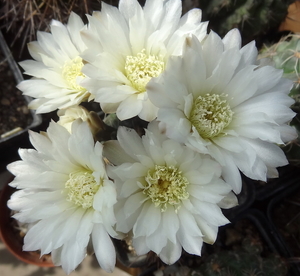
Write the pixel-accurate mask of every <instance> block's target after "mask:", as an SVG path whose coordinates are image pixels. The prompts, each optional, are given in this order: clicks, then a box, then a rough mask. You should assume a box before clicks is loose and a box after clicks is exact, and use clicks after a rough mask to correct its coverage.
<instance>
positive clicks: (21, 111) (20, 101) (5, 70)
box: [0, 53, 32, 138]
mask: <svg viewBox="0 0 300 276" xmlns="http://www.w3.org/2000/svg"><path fill="white" fill-rule="evenodd" d="M0 84H1V85H0V135H1V138H4V137H7V136H9V135H10V133H11V132H12V134H13V133H15V132H18V131H20V130H22V129H24V128H26V127H27V126H28V125H30V124H31V122H32V116H31V113H30V111H29V110H28V108H27V104H28V103H27V102H26V100H25V98H24V97H23V96H22V93H21V91H19V90H18V89H17V88H16V81H15V78H14V75H13V72H12V71H11V70H10V68H9V66H8V63H7V62H6V60H5V58H4V57H3V56H2V54H1V53H0Z"/></svg>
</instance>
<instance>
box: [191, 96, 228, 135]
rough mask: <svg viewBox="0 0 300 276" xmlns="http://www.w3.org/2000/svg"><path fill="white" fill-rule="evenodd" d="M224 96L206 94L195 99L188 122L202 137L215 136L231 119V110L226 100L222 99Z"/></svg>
mask: <svg viewBox="0 0 300 276" xmlns="http://www.w3.org/2000/svg"><path fill="white" fill-rule="evenodd" d="M226 96H227V95H226ZM226 96H225V95H217V94H206V95H205V96H199V97H198V98H197V99H196V100H195V102H194V104H193V108H192V111H191V115H190V122H191V123H192V124H193V126H194V127H195V128H196V129H197V131H198V133H199V135H200V136H202V137H203V138H212V137H215V136H217V135H218V134H220V133H221V132H222V131H223V129H224V128H225V127H227V126H228V125H229V124H230V122H231V121H232V116H233V111H232V110H231V109H230V106H229V104H228V103H227V101H226V100H224V99H223V100H222V97H223V98H224V97H226Z"/></svg>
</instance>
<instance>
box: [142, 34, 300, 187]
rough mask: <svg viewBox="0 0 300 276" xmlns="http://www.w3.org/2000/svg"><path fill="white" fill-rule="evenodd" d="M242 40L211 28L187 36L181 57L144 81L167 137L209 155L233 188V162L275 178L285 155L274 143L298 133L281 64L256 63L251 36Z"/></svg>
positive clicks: (249, 172)
mask: <svg viewBox="0 0 300 276" xmlns="http://www.w3.org/2000/svg"><path fill="white" fill-rule="evenodd" d="M240 45H241V38H240V34H239V32H238V31H237V30H232V31H230V32H229V33H228V34H227V35H226V36H225V37H224V39H223V40H222V39H221V38H220V37H219V36H218V35H217V34H215V33H214V32H211V33H210V34H209V35H208V37H207V38H206V39H205V41H204V42H202V43H200V42H199V41H198V40H197V39H196V38H195V37H190V38H189V39H187V48H186V51H185V53H184V54H183V56H182V57H176V58H172V60H170V61H169V63H168V68H167V69H166V70H165V72H164V73H163V74H161V75H160V76H159V77H158V78H156V79H153V80H152V81H151V82H149V84H148V86H147V91H148V95H149V98H150V99H151V101H152V102H153V103H154V104H155V105H156V106H157V107H159V111H158V120H159V121H161V122H162V123H161V127H162V128H165V131H166V134H167V136H168V137H170V138H172V139H175V140H176V141H179V142H181V143H185V144H186V145H187V146H188V147H190V148H192V149H193V150H196V151H198V152H203V153H209V154H211V155H212V156H213V157H214V158H215V159H216V160H217V161H218V162H219V163H220V164H221V165H222V166H223V169H224V170H223V176H224V178H225V180H226V181H227V183H230V184H231V185H232V187H233V190H234V191H235V192H236V193H239V192H240V191H241V176H240V173H239V170H238V169H240V170H241V171H242V172H243V173H244V174H245V175H246V176H248V177H250V178H253V179H260V180H264V181H266V177H277V175H278V173H277V170H276V167H278V166H283V165H286V164H287V160H286V157H285V155H284V153H283V151H282V150H281V149H280V148H279V147H278V146H277V145H276V144H284V143H285V142H287V141H290V140H292V139H294V138H295V137H296V133H295V131H294V129H293V128H292V127H290V126H288V125H287V122H289V121H290V120H291V119H292V118H293V117H294V112H292V110H291V109H290V108H289V107H290V105H291V104H292V103H293V102H294V101H293V100H292V99H291V98H290V97H289V96H288V93H289V90H290V88H291V86H292V83H291V82H290V81H289V80H287V79H283V78H281V76H282V71H281V70H277V69H274V68H273V67H271V66H262V67H260V66H257V65H256V58H257V49H256V47H255V44H254V42H251V43H249V44H247V45H246V46H244V47H242V48H241V46H240Z"/></svg>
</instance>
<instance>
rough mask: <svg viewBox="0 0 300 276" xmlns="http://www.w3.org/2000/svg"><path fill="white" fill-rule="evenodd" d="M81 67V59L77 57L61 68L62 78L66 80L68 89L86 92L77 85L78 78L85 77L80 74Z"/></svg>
mask: <svg viewBox="0 0 300 276" xmlns="http://www.w3.org/2000/svg"><path fill="white" fill-rule="evenodd" d="M83 65H84V64H83V62H82V58H81V57H79V56H78V57H76V58H74V59H72V60H68V61H66V62H65V64H64V66H63V68H62V76H63V78H64V79H65V80H66V82H67V84H68V86H69V88H71V89H74V90H76V91H80V90H84V91H86V89H85V88H83V87H81V86H80V85H79V84H78V83H77V78H78V77H85V75H84V74H83V73H82V72H81V69H82V67H83Z"/></svg>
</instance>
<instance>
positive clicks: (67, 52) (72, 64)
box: [18, 13, 93, 113]
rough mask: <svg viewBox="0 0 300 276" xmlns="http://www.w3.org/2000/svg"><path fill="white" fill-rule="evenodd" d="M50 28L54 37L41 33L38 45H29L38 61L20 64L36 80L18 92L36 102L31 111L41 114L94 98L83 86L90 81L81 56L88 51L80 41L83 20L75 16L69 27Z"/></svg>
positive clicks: (32, 104)
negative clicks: (84, 81) (82, 83)
mask: <svg viewBox="0 0 300 276" xmlns="http://www.w3.org/2000/svg"><path fill="white" fill-rule="evenodd" d="M50 28H51V34H50V33H45V32H38V33H37V41H34V42H30V43H29V44H28V50H29V52H30V54H31V56H32V57H33V58H34V59H35V60H26V61H23V62H20V65H21V66H22V67H23V69H24V70H25V74H27V75H30V76H33V78H32V79H31V80H25V81H22V82H21V83H20V84H19V85H18V88H19V89H20V90H21V91H22V92H23V93H24V94H25V95H28V96H31V97H33V98H36V99H35V100H33V101H32V102H31V103H30V104H29V107H30V108H32V109H36V111H37V113H46V112H50V111H53V110H56V109H62V108H67V107H70V106H73V105H78V104H79V103H81V102H82V101H85V100H91V99H92V98H93V96H92V95H91V94H90V93H89V92H88V91H87V90H86V89H85V88H83V87H82V86H81V84H80V82H81V81H82V80H83V79H85V78H86V76H85V75H84V74H83V73H82V72H81V68H82V67H83V60H82V58H81V57H80V54H81V53H82V52H83V51H84V50H85V49H86V47H85V45H84V43H83V41H82V39H81V37H80V30H81V29H82V28H84V24H83V22H82V20H81V19H80V18H79V16H78V15H76V14H75V13H71V15H70V17H69V21H68V24H67V25H66V26H65V25H63V24H62V23H60V22H58V21H56V20H52V23H51V26H50Z"/></svg>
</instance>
